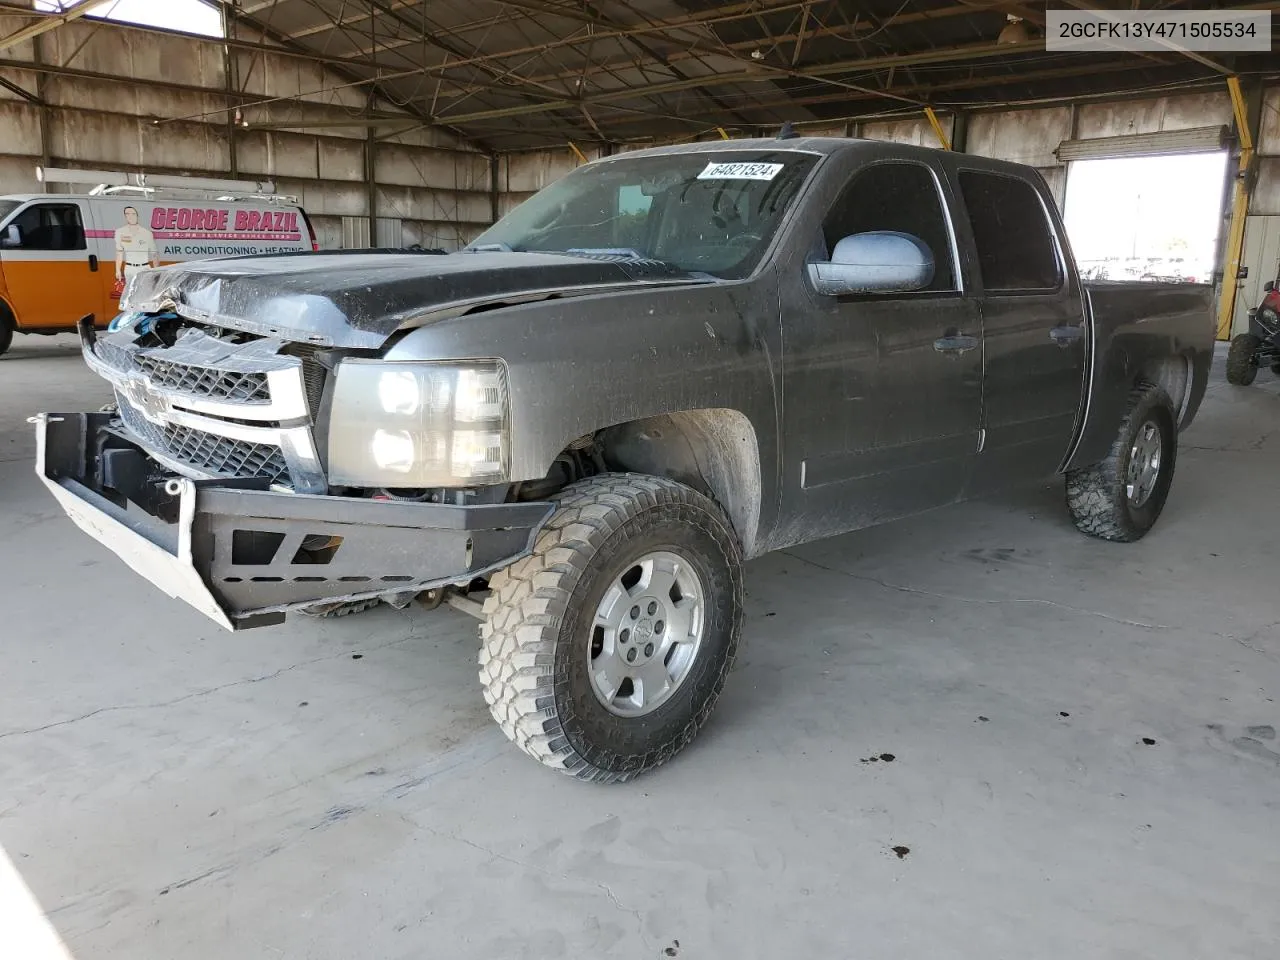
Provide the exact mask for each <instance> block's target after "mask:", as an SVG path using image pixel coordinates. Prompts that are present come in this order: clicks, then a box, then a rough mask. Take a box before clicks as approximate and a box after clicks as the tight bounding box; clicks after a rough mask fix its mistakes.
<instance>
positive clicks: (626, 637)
mask: <svg viewBox="0 0 1280 960" xmlns="http://www.w3.org/2000/svg"><path fill="white" fill-rule="evenodd" d="M618 639H619V640H621V641H622V642H623V643H626V642H627V641H629V640H630V639H631V631H630V630H623V631H622V633H620V634H618Z"/></svg>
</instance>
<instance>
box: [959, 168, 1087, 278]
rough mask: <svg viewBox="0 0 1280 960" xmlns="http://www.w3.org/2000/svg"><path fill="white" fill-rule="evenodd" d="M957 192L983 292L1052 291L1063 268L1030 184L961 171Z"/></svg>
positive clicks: (1034, 191) (1050, 231) (1047, 223)
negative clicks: (965, 213) (965, 211)
mask: <svg viewBox="0 0 1280 960" xmlns="http://www.w3.org/2000/svg"><path fill="white" fill-rule="evenodd" d="M960 193H961V195H962V196H963V197H964V205H965V207H967V208H968V210H969V225H970V226H971V227H972V228H973V240H974V243H975V244H976V245H977V248H978V264H979V266H980V267H981V270H982V286H983V287H984V288H985V290H986V292H987V293H1000V292H1002V291H1008V292H1011V291H1015V290H1057V289H1058V288H1059V287H1060V286H1061V285H1062V271H1061V269H1060V268H1059V264H1058V254H1057V251H1056V250H1055V248H1054V243H1053V233H1052V229H1051V227H1050V225H1049V220H1048V218H1047V217H1046V216H1045V211H1044V206H1043V205H1042V204H1041V203H1040V194H1038V193H1037V192H1036V190H1035V188H1034V187H1032V186H1031V184H1029V183H1027V182H1026V181H1025V180H1019V179H1018V178H1017V177H1006V176H1001V175H1000V174H994V173H976V172H974V171H971V170H966V171H961V173H960Z"/></svg>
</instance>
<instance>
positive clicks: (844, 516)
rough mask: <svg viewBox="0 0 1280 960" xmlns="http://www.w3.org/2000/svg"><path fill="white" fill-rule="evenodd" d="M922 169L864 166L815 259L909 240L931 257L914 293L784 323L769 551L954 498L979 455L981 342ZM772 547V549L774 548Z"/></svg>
mask: <svg viewBox="0 0 1280 960" xmlns="http://www.w3.org/2000/svg"><path fill="white" fill-rule="evenodd" d="M942 184H943V181H942V180H941V179H940V177H939V176H938V173H937V171H936V170H935V169H934V168H933V167H932V166H930V165H927V164H925V163H923V162H900V161H889V162H881V163H874V164H871V165H863V166H862V167H861V168H860V169H858V170H857V171H856V172H855V173H854V175H853V177H852V178H851V179H850V181H849V182H848V184H847V185H846V186H845V187H844V188H843V190H842V191H841V192H840V193H839V195H838V197H837V199H836V200H835V202H834V204H832V206H831V208H830V210H829V211H828V213H827V216H826V219H825V220H824V222H823V224H822V231H821V232H822V238H821V242H820V244H815V245H816V246H821V247H824V248H825V250H823V251H816V252H815V258H817V259H821V258H822V257H823V256H825V257H829V256H830V252H831V251H832V250H833V249H834V247H835V245H836V243H837V242H838V241H839V240H840V239H841V238H843V237H847V236H850V235H852V234H856V233H863V232H867V231H874V230H891V231H897V232H902V233H907V234H910V235H911V236H913V237H915V238H917V239H919V240H921V241H923V242H924V243H925V245H926V246H928V247H929V249H930V250H931V251H932V253H933V256H934V262H935V269H934V274H933V279H932V281H931V282H930V283H929V284H928V286H927V287H926V288H924V289H922V290H918V291H911V292H897V293H880V294H859V295H846V296H840V297H829V296H822V295H820V294H818V293H817V292H816V291H815V290H813V289H812V287H811V286H810V285H809V284H808V282H807V279H806V280H802V281H800V283H801V285H802V286H803V288H804V289H803V292H802V293H801V294H798V295H797V296H796V297H794V298H787V299H788V300H791V301H792V302H796V301H799V302H800V303H801V304H802V306H801V307H800V308H797V309H791V310H789V311H787V312H786V313H784V316H783V330H784V338H785V340H784V353H785V374H784V376H785V383H784V398H785V406H784V421H785V423H784V427H785V433H784V451H785V452H784V457H785V461H784V471H785V480H784V484H783V489H784V502H783V509H782V514H783V515H784V517H787V518H788V519H787V520H784V522H783V523H782V524H781V525H780V526H779V531H778V532H779V538H778V539H779V540H780V541H787V540H789V541H790V542H799V541H801V540H807V539H814V538H816V537H820V536H830V535H833V534H837V533H841V532H843V531H846V530H852V529H857V528H859V527H864V526H869V525H871V524H873V523H878V522H880V521H883V520H888V519H892V518H894V517H901V516H906V515H908V514H912V513H917V512H920V511H922V510H927V509H929V508H931V507H936V506H940V505H942V504H945V503H949V502H951V501H953V500H955V499H957V498H958V497H959V496H960V494H961V491H962V490H963V489H964V487H965V484H966V482H967V480H968V474H969V470H970V468H971V467H972V464H973V459H974V456H975V454H976V452H977V448H978V430H979V425H980V419H981V400H982V341H981V335H980V328H979V327H980V319H979V316H978V310H977V305H976V302H975V301H974V300H973V299H971V298H970V297H968V296H966V294H965V291H964V282H963V279H962V273H961V266H960V264H959V262H958V258H957V256H956V244H955V238H954V231H953V229H952V226H951V218H950V215H949V213H948V208H949V206H950V204H949V202H948V197H947V194H946V192H945V191H944V189H943V185H942ZM778 545H779V546H781V545H783V544H782V542H779V544H778Z"/></svg>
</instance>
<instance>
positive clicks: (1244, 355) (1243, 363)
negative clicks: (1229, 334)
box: [1227, 333, 1262, 387]
mask: <svg viewBox="0 0 1280 960" xmlns="http://www.w3.org/2000/svg"><path fill="white" fill-rule="evenodd" d="M1261 345H1262V341H1261V340H1259V339H1258V338H1257V337H1255V336H1254V335H1253V334H1251V333H1242V334H1240V336H1238V337H1236V338H1235V339H1234V340H1232V341H1231V346H1230V348H1229V349H1228V350H1227V383H1231V384H1235V385H1236V386H1237V387H1247V386H1249V384H1251V383H1253V380H1254V377H1256V376H1257V375H1258V347H1259V346H1261Z"/></svg>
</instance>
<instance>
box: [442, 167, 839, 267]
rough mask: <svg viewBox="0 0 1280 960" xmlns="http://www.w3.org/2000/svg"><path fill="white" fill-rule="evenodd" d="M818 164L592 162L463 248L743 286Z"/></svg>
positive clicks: (510, 214)
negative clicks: (634, 264) (565, 256)
mask: <svg viewBox="0 0 1280 960" xmlns="http://www.w3.org/2000/svg"><path fill="white" fill-rule="evenodd" d="M817 160H818V157H817V156H816V155H814V154H809V153H799V152H797V151H793V150H749V151H748V150H742V151H738V150H734V151H715V152H707V153H679V154H669V155H666V156H657V157H635V158H630V159H628V158H620V159H616V160H607V161H604V162H602V163H593V164H589V165H587V166H584V167H579V168H578V169H577V170H575V171H573V173H570V174H569V175H568V176H566V177H564V178H563V179H561V180H559V181H557V182H556V183H553V184H552V185H551V186H549V187H547V188H546V189H545V190H543V191H541V192H540V193H537V194H535V195H534V196H532V197H530V198H529V199H528V200H526V201H525V202H524V203H523V204H521V205H520V206H518V207H516V209H514V210H513V211H511V212H510V213H509V214H507V215H506V216H505V217H503V218H502V219H501V220H499V221H498V222H497V223H496V224H494V225H493V226H492V227H490V228H489V229H488V230H486V231H485V232H484V233H482V234H481V235H480V236H479V237H477V238H476V240H475V241H474V242H473V243H471V244H470V245H469V246H468V247H467V249H468V250H472V251H477V250H504V251H511V252H519V253H526V252H546V253H575V254H582V255H597V256H601V255H608V256H618V257H631V258H637V259H638V258H647V259H653V260H661V261H663V262H664V263H668V264H670V265H672V266H674V267H677V268H679V269H681V270H686V271H690V272H699V273H710V274H713V275H715V276H718V277H723V278H726V279H738V278H741V277H745V276H747V275H748V274H750V273H751V271H752V270H754V269H755V267H756V264H757V263H759V261H760V258H761V257H762V256H764V252H765V250H766V249H767V248H768V246H769V244H770V242H771V241H772V240H773V238H774V236H775V235H776V233H777V229H778V226H779V224H780V223H781V222H782V219H783V217H784V216H785V215H786V213H787V210H788V209H789V208H790V206H791V205H792V203H793V202H794V201H795V198H796V196H797V195H798V194H799V192H800V187H801V185H802V184H803V183H804V181H805V178H806V177H807V176H808V174H809V172H810V171H811V170H812V169H813V167H814V164H815V163H817Z"/></svg>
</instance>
